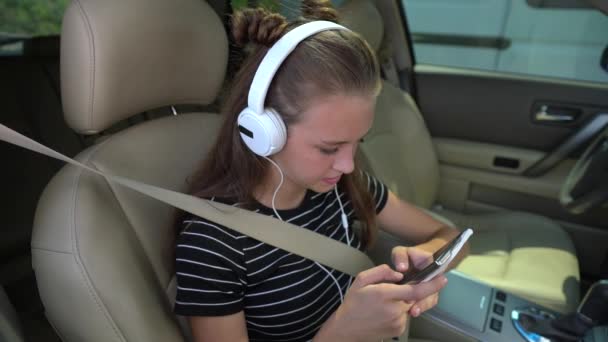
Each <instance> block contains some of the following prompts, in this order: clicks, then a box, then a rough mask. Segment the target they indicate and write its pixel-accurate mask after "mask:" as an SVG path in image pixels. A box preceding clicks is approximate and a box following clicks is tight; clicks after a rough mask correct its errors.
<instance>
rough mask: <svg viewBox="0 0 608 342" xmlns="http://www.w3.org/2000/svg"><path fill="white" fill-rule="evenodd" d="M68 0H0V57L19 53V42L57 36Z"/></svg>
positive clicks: (20, 51) (21, 44)
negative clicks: (37, 37)
mask: <svg viewBox="0 0 608 342" xmlns="http://www.w3.org/2000/svg"><path fill="white" fill-rule="evenodd" d="M67 4H68V0H44V1H42V0H0V56H3V55H4V56H6V55H20V54H21V53H22V52H23V41H24V40H25V39H28V38H30V37H35V36H48V35H57V34H59V33H60V32H61V19H62V16H63V12H64V10H65V8H66V6H67Z"/></svg>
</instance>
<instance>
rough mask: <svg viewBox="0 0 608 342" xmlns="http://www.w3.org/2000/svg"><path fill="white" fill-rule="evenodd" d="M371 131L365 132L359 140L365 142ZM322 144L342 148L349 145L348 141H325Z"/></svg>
mask: <svg viewBox="0 0 608 342" xmlns="http://www.w3.org/2000/svg"><path fill="white" fill-rule="evenodd" d="M370 131H371V128H370V129H369V130H368V131H367V132H365V134H363V136H362V137H361V138H360V139H359V140H363V139H364V138H365V137H366V136H367V135H368V134H369V132H370ZM321 142H322V143H324V144H327V145H336V146H340V145H344V144H348V141H325V140H321Z"/></svg>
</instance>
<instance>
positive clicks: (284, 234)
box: [0, 124, 374, 277]
mask: <svg viewBox="0 0 608 342" xmlns="http://www.w3.org/2000/svg"><path fill="white" fill-rule="evenodd" d="M0 140H4V141H6V142H8V143H10V144H13V145H17V146H20V147H23V148H25V149H28V150H31V151H34V152H37V153H40V154H44V155H46V156H49V157H51V158H55V159H59V160H62V161H64V162H66V163H69V164H72V165H74V166H77V167H79V168H83V169H85V170H87V171H90V172H92V173H95V174H97V175H99V176H102V177H105V178H106V179H107V180H109V181H112V182H114V183H117V184H120V185H122V186H125V187H127V188H130V189H132V190H134V191H137V192H139V193H141V194H144V195H147V196H149V197H152V198H154V199H156V200H159V201H161V202H163V203H166V204H169V205H171V206H173V207H175V208H178V209H181V210H183V211H186V212H189V213H191V214H194V215H197V216H199V217H204V218H206V219H208V220H210V221H213V222H215V223H218V224H221V225H223V226H225V227H228V228H230V229H233V230H235V231H237V232H239V233H241V234H244V235H247V236H249V237H252V238H254V239H256V240H259V241H262V242H265V243H267V244H269V245H272V246H275V247H278V248H281V249H284V250H286V251H288V252H291V253H294V254H297V255H299V256H301V257H304V258H307V259H310V260H312V261H317V262H319V263H321V264H323V265H325V266H327V267H331V268H333V269H336V270H338V271H340V272H343V273H347V274H349V275H351V276H353V277H354V276H356V275H357V274H358V273H359V272H361V271H364V270H366V269H369V268H372V267H374V263H373V262H372V261H371V259H370V258H369V257H368V256H367V255H366V254H365V253H363V252H361V251H360V250H358V249H356V248H353V247H350V246H347V245H345V244H343V243H341V242H339V241H337V240H334V239H332V238H330V237H327V236H324V235H321V234H318V233H316V232H313V231H311V230H308V229H304V228H301V227H298V226H296V225H293V224H291V223H287V222H283V221H280V220H278V219H276V218H273V217H270V216H267V215H263V214H257V213H254V212H251V211H248V210H245V209H240V208H236V207H233V206H230V205H226V204H222V203H218V202H212V201H208V200H205V199H202V198H198V197H195V196H191V195H187V194H184V193H180V192H177V191H172V190H168V189H164V188H160V187H157V186H154V185H150V184H146V183H142V182H139V181H136V180H133V179H129V178H125V177H120V176H116V175H111V174H109V173H104V172H101V171H98V170H96V169H94V168H91V167H89V166H87V165H84V164H82V163H80V162H77V161H75V160H73V159H71V158H69V157H66V156H64V155H63V154H61V153H59V152H56V151H54V150H52V149H50V148H48V147H46V146H44V145H42V144H39V143H38V142H36V141H34V140H32V139H30V138H28V137H26V136H24V135H22V134H20V133H18V132H15V131H13V130H12V129H10V128H8V127H6V126H4V125H2V124H0Z"/></svg>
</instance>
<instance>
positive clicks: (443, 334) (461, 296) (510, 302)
mask: <svg viewBox="0 0 608 342" xmlns="http://www.w3.org/2000/svg"><path fill="white" fill-rule="evenodd" d="M446 276H447V278H448V279H449V282H448V286H446V287H445V288H444V289H443V290H442V291H441V294H440V296H439V303H438V304H437V306H435V308H433V309H431V310H429V311H427V312H426V313H425V314H424V315H423V316H421V317H420V318H418V319H414V320H413V321H412V323H411V324H412V327H411V332H412V333H413V334H414V336H416V337H418V338H420V337H422V338H428V339H433V340H437V341H454V342H457V341H458V342H465V341H466V342H468V341H496V342H503V341H504V342H520V341H521V342H548V341H550V340H549V339H547V338H545V337H543V336H540V335H538V334H536V333H533V332H530V331H528V330H527V329H526V326H529V324H526V323H529V322H530V321H535V320H536V321H538V320H547V319H549V320H550V319H554V318H556V317H558V316H559V314H558V313H556V312H554V311H552V310H549V309H546V308H543V307H540V306H538V305H537V304H534V303H531V302H529V301H528V300H525V299H523V298H520V297H518V296H516V295H513V294H510V293H507V292H504V291H501V290H498V289H495V288H493V287H492V286H490V285H488V284H484V283H481V282H479V281H477V280H474V279H472V278H469V277H468V276H466V275H464V274H462V273H459V272H457V271H452V272H449V273H447V274H446ZM584 341H585V342H599V341H598V340H594V339H593V338H587V337H586V338H585V339H584ZM601 341H605V340H603V339H602V340H601Z"/></svg>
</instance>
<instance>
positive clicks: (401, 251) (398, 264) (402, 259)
mask: <svg viewBox="0 0 608 342" xmlns="http://www.w3.org/2000/svg"><path fill="white" fill-rule="evenodd" d="M391 259H392V260H393V265H395V268H396V269H397V271H399V272H405V271H407V270H408V268H409V256H408V253H407V247H402V246H397V247H395V248H393V250H392V252H391Z"/></svg>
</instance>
